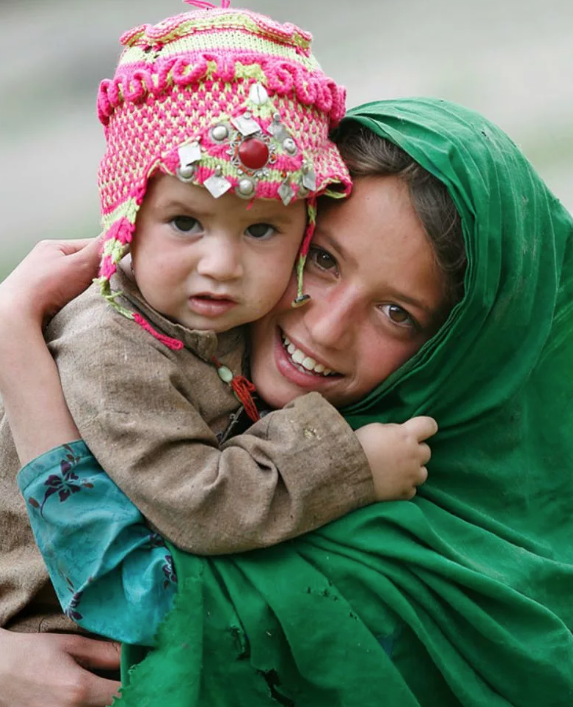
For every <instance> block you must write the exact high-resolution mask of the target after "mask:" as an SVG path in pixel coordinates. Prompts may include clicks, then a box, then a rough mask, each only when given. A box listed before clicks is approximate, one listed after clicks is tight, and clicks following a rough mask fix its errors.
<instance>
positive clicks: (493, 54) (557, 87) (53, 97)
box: [0, 0, 573, 280]
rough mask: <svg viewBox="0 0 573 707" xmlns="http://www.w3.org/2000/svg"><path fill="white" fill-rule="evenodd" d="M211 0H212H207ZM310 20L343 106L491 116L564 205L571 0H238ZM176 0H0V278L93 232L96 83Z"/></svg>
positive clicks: (572, 172)
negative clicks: (140, 30) (450, 103)
mask: <svg viewBox="0 0 573 707" xmlns="http://www.w3.org/2000/svg"><path fill="white" fill-rule="evenodd" d="M216 4H219V2H218V0H216ZM233 5H237V6H244V5H248V7H250V8H251V9H253V10H258V11H260V12H264V13H266V14H269V15H271V16H272V17H273V18H275V19H277V20H281V21H287V20H288V21H291V22H294V23H296V24H299V25H301V26H302V27H304V28H305V29H308V30H310V31H311V32H312V33H313V34H314V37H315V52H316V54H317V56H318V58H319V60H320V61H321V63H322V66H323V68H324V69H325V70H326V72H327V73H329V74H331V75H332V76H334V77H335V78H336V79H337V80H338V81H339V82H342V83H344V84H345V85H346V86H347V87H348V105H349V106H352V105H356V104H357V103H360V102H363V101H367V100H374V99H377V98H391V97H395V96H407V95H432V96H438V97H442V98H447V99H450V100H454V101H458V102H460V103H464V104H466V105H468V106H471V107H473V108H476V109H478V110H480V111H482V112H483V113H485V114H486V115H487V116H488V117H489V118H491V119H492V120H494V121H495V122H497V123H498V124H499V125H501V126H502V127H503V128H504V129H505V130H506V131H507V132H508V133H509V134H510V135H511V136H512V137H513V139H514V140H515V141H516V142H517V143H518V144H519V145H520V146H521V147H522V149H523V151H524V152H525V154H526V155H527V156H528V157H529V158H530V160H531V161H532V162H533V163H534V165H535V166H536V167H537V169H538V170H539V171H540V173H541V174H542V176H543V177H544V178H545V180H546V181H547V182H548V183H549V185H550V187H551V188H552V189H553V191H554V192H555V193H556V194H557V196H558V197H559V198H560V199H561V201H562V202H563V203H564V204H565V205H566V206H567V207H568V208H569V209H570V210H572V211H573V169H572V168H571V167H570V164H571V163H572V162H573V81H572V80H571V72H572V67H573V30H572V27H573V3H572V2H571V0H527V2H525V1H524V0H479V2H478V1H477V0H431V2H430V1H429V0H401V2H389V1H388V0H312V2H311V1H310V0H288V2H285V1H283V0H234V1H233ZM186 8H187V6H185V5H183V4H182V3H181V2H180V0H97V1H94V0H48V1H46V0H41V1H40V0H35V1H32V0H0V47H1V49H0V56H1V57H2V60H1V61H0V280H2V279H3V277H5V276H6V275H7V274H8V272H9V271H10V270H11V269H12V267H14V265H15V264H16V263H17V262H18V260H19V259H20V258H21V257H22V256H23V255H24V254H25V253H26V252H27V251H29V250H30V248H31V246H32V244H33V243H35V242H36V241H38V240H41V239H42V238H56V237H66V238H67V237H70V238H71V237H86V236H93V235H97V233H98V221H99V207H98V195H97V189H96V170H97V165H98V161H99V158H100V155H101V153H102V151H103V138H102V132H101V127H100V125H99V123H98V120H97V117H96V113H95V97H96V93H97V88H98V84H99V81H100V80H101V79H102V78H104V77H109V76H111V75H112V74H113V70H114V66H115V63H116V61H117V58H118V56H119V42H118V38H119V36H120V34H121V33H122V32H123V31H124V30H126V29H128V28H130V27H131V26H135V25H137V24H141V23H143V22H156V21H158V20H160V19H163V17H165V16H167V15H172V14H176V13H178V12H182V11H184V10H185V9H186Z"/></svg>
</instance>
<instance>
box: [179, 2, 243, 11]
mask: <svg viewBox="0 0 573 707" xmlns="http://www.w3.org/2000/svg"><path fill="white" fill-rule="evenodd" d="M183 2H185V3H187V5H194V6H195V7H198V8H200V9H201V10H213V9H215V8H216V7H217V5H213V3H212V2H206V1H205V0H183ZM228 7H231V0H222V2H221V8H222V9H223V10H226V9H227V8H228Z"/></svg>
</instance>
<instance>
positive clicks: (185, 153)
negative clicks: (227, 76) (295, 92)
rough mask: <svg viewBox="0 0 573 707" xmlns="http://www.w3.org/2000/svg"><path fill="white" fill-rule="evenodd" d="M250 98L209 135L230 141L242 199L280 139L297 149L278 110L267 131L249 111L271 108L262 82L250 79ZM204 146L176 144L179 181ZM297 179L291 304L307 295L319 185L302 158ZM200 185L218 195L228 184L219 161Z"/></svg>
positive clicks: (252, 190)
mask: <svg viewBox="0 0 573 707" xmlns="http://www.w3.org/2000/svg"><path fill="white" fill-rule="evenodd" d="M248 101H249V103H250V104H251V105H252V109H247V110H245V111H244V112H243V113H241V114H240V115H237V116H234V117H233V118H231V120H230V122H220V123H217V124H216V125H214V126H213V127H212V128H211V129H210V131H209V135H210V137H211V140H213V142H215V143H218V144H221V145H224V144H225V143H228V145H229V149H228V150H227V155H228V156H229V158H230V160H229V161H230V164H232V165H233V166H234V167H235V169H236V170H237V174H238V181H237V186H236V188H235V193H236V194H237V196H240V197H241V198H243V199H252V198H254V196H255V194H256V190H257V184H258V182H259V180H261V179H264V178H265V177H267V176H269V165H271V166H272V165H273V164H275V163H276V161H277V149H278V146H279V145H280V146H281V147H282V149H283V150H284V152H285V153H286V154H288V155H289V156H291V157H294V156H296V155H297V154H298V151H299V150H298V146H297V144H296V141H295V139H294V138H293V136H292V135H291V134H290V132H289V131H288V130H287V128H286V127H285V125H284V123H283V122H282V120H281V115H280V113H279V112H275V113H273V116H272V121H271V123H270V124H269V126H268V128H267V130H266V131H264V130H263V128H262V126H261V125H260V124H259V122H258V121H257V120H256V119H255V117H254V116H253V111H255V110H257V109H259V108H261V106H264V107H265V108H267V109H269V108H271V109H272V107H273V106H272V103H271V101H270V98H269V94H268V92H267V90H266V88H265V87H264V86H263V85H262V84H260V83H254V84H253V85H252V86H251V88H250V90H249V98H248ZM201 157H202V151H201V147H200V145H199V141H198V140H195V141H194V142H191V143H189V144H188V145H185V146H183V147H181V148H180V149H179V161H180V165H179V167H178V169H177V176H178V177H179V179H180V180H181V181H183V182H193V181H194V178H195V175H196V171H197V164H198V163H199V162H200V161H201ZM301 174H302V177H301V180H300V182H299V184H298V190H297V191H298V196H300V197H301V198H308V224H307V228H306V232H305V235H304V238H303V242H302V246H301V250H300V253H299V257H298V261H297V266H296V275H297V296H296V298H295V299H294V301H293V302H292V306H293V307H301V306H302V305H304V304H306V303H307V302H308V300H309V299H310V296H309V295H306V294H304V293H303V290H302V287H303V271H304V266H305V263H306V259H307V255H308V251H309V248H310V241H311V239H312V236H313V233H314V229H315V224H316V199H315V196H314V194H315V192H316V188H317V178H316V171H315V169H314V166H313V164H312V163H311V162H309V161H305V162H304V163H303V165H302V169H301ZM203 186H204V187H205V188H206V189H207V190H208V191H209V192H210V194H211V195H212V196H213V197H214V198H215V199H218V198H219V197H221V196H223V194H226V193H227V192H228V191H229V189H231V187H232V184H231V182H230V181H229V180H228V179H227V178H226V177H225V176H224V175H223V167H222V165H218V166H217V167H216V169H215V173H214V174H212V175H211V176H210V177H209V178H208V179H206V180H205V181H204V182H203ZM297 191H295V189H294V187H293V184H292V181H291V177H290V176H289V175H288V174H285V175H284V180H283V182H282V183H281V184H280V186H279V188H278V190H277V192H278V195H279V197H280V199H281V200H282V202H283V204H284V205H285V206H288V205H289V204H290V203H291V202H292V200H293V199H294V197H295V195H296V194H297Z"/></svg>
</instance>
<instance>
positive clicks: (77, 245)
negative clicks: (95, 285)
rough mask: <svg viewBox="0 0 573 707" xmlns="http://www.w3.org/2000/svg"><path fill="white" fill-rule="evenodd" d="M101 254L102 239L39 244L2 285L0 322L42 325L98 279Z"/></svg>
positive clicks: (0, 286)
mask: <svg viewBox="0 0 573 707" xmlns="http://www.w3.org/2000/svg"><path fill="white" fill-rule="evenodd" d="M100 251H101V241H100V239H99V238H93V239H84V240H72V241H41V242H40V243H38V244H37V245H36V246H35V247H34V249H33V250H32V251H31V253H29V255H27V256H26V257H25V258H24V260H23V261H22V262H21V263H20V265H18V267H17V268H16V269H15V270H14V271H13V272H12V273H11V274H10V275H9V276H8V277H7V278H6V279H5V280H4V281H3V282H2V283H0V321H2V322H5V323H6V326H9V323H10V322H11V321H15V320H20V321H21V319H22V317H24V318H25V319H27V320H29V321H32V322H33V323H37V324H38V325H42V324H43V322H44V320H45V319H46V318H48V317H51V316H53V315H54V314H56V312H58V310H60V309H61V308H62V307H63V306H64V305H65V304H67V303H68V302H69V301H70V300H72V299H74V297H77V295H79V294H80V293H81V292H83V291H84V290H85V289H86V287H88V285H89V284H90V282H91V281H92V279H93V278H94V277H96V275H97V267H98V263H99V259H100ZM2 333H4V332H2Z"/></svg>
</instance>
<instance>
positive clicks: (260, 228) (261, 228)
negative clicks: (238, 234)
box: [245, 223, 276, 240]
mask: <svg viewBox="0 0 573 707" xmlns="http://www.w3.org/2000/svg"><path fill="white" fill-rule="evenodd" d="M245 232H246V234H247V235H248V236H250V237H251V238H256V239H257V240H264V239H265V238H270V237H271V236H272V235H273V234H274V233H276V228H275V227H274V226H271V225H270V224H268V223H254V224H253V225H252V226H249V227H248V228H247V230H246V231H245Z"/></svg>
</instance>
